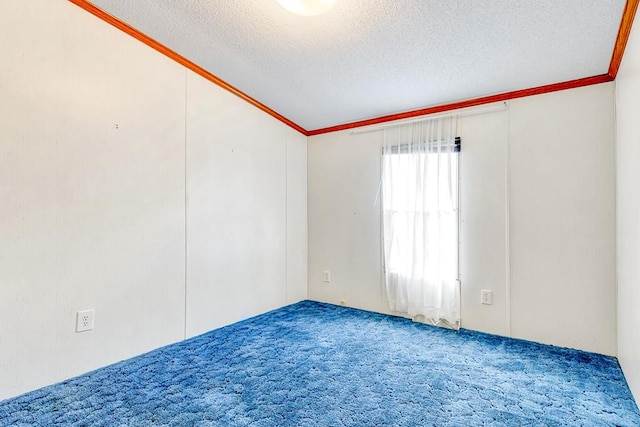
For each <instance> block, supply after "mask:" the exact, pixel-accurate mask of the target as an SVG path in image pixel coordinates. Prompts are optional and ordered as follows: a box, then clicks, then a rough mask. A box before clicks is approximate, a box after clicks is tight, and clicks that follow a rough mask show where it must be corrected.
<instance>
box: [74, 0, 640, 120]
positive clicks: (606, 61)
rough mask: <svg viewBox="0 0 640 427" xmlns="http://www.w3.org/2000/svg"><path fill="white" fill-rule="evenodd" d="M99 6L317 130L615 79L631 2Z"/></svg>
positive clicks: (346, 0) (145, 1)
mask: <svg viewBox="0 0 640 427" xmlns="http://www.w3.org/2000/svg"><path fill="white" fill-rule="evenodd" d="M75 2H76V3H78V2H77V1H75ZM85 3H86V2H85ZM91 3H93V4H94V5H95V6H97V7H98V8H100V9H101V10H103V11H104V12H107V13H108V14H110V15H112V16H113V17H115V18H117V20H119V21H122V22H124V23H126V24H129V25H130V26H131V27H133V28H135V29H136V30H137V31H139V32H140V33H143V34H146V35H147V36H149V37H150V38H151V39H153V40H155V41H156V42H158V43H159V44H161V45H164V46H166V47H168V48H169V49H171V50H173V51H174V52H176V53H177V54H179V55H181V56H182V57H184V58H186V59H187V60H189V61H191V62H193V63H195V64H197V65H198V66H200V67H202V69H204V70H206V71H207V72H209V73H211V74H213V75H215V76H217V77H218V78H220V79H222V80H223V81H225V82H226V83H228V84H229V85H231V86H233V87H235V88H237V89H238V90H239V91H241V92H243V93H245V94H247V95H248V96H249V97H251V98H253V99H255V100H257V101H258V102H259V103H261V104H263V105H264V106H266V107H267V108H268V109H271V110H274V111H275V112H277V113H279V114H280V115H282V116H284V117H285V118H286V119H289V120H290V121H292V122H294V123H295V124H297V125H298V126H299V127H301V128H304V130H307V131H314V130H315V131H318V130H321V129H325V128H330V127H333V126H336V125H341V124H344V123H351V122H358V121H361V120H365V119H369V118H375V117H380V116H386V115H392V114H395V113H400V112H404V111H412V110H418V109H424V108H426V107H430V106H437V105H442V104H450V103H455V102H457V101H461V100H467V99H473V98H479V97H485V96H489V95H493V94H500V93H505V92H511V91H518V90H522V89H528V88H533V87H538V86H544V85H551V84H555V83H561V82H567V81H572V80H576V79H584V78H589V77H593V76H606V74H607V73H608V69H609V65H610V62H611V58H612V53H613V51H614V46H615V43H616V37H617V35H618V30H619V28H620V24H621V20H622V17H623V11H624V9H625V3H626V2H625V0H597V1H595V0H592V1H585V0H535V1H531V0H338V1H337V3H336V5H335V6H334V7H333V8H332V9H331V10H329V12H327V13H326V14H324V15H320V16H314V17H305V16H298V15H295V14H292V13H290V12H288V11H286V10H285V9H283V8H282V7H281V6H280V5H279V4H278V2H277V1H276V0H93V1H92V2H91ZM636 3H637V2H636Z"/></svg>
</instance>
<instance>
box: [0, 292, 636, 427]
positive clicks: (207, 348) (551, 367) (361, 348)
mask: <svg viewBox="0 0 640 427" xmlns="http://www.w3.org/2000/svg"><path fill="white" fill-rule="evenodd" d="M0 425H2V426H6V425H12V426H13V425H18V426H20V425H29V426H32V425H39V426H50V425H73V426H94V425H95V426H102V425H104V426H150V425H168V426H192V425H201V426H412V427H413V426H502V425H504V426H640V413H639V412H638V408H637V406H636V404H635V402H634V400H633V398H632V396H631V394H630V392H629V388H628V387H627V384H626V382H625V380H624V377H623V375H622V372H621V370H620V367H619V365H618V362H617V360H616V359H615V358H612V357H606V356H602V355H597V354H592V353H585V352H582V351H576V350H569V349H565V348H559V347H551V346H546V345H541V344H536V343H532V342H528V341H522V340H514V339H509V338H502V337H497V336H493V335H487V334H482V333H477V332H471V331H467V330H461V331H459V332H456V331H451V330H445V329H441V328H436V327H433V326H427V325H423V324H418V323H413V322H411V321H410V320H407V319H402V318H397V317H391V316H385V315H381V314H375V313H370V312H365V311H361V310H355V309H350V308H344V307H336V306H332V305H328V304H321V303H315V302H310V301H304V302H301V303H298V304H294V305H291V306H288V307H284V308H282V309H279V310H275V311H272V312H269V313H267V314H264V315H261V316H258V317H254V318H251V319H248V320H245V321H242V322H239V323H236V324H233V325H231V326H228V327H225V328H221V329H217V330H214V331H211V332H208V333H206V334H204V335H201V336H198V337H195V338H193V339H190V340H187V341H183V342H180V343H178V344H174V345H170V346H167V347H163V348H161V349H158V350H155V351H152V352H150V353H147V354H144V355H142V356H139V357H136V358H133V359H130V360H125V361H123V362H120V363H116V364H114V365H111V366H108V367H106V368H103V369H99V370H96V371H93V372H90V373H88V374H85V375H82V376H80V377H77V378H73V379H70V380H68V381H65V382H62V383H59V384H56V385H53V386H49V387H45V388H43V389H40V390H37V391H34V392H31V393H27V394H25V395H22V396H19V397H16V398H12V399H9V400H5V401H3V402H0Z"/></svg>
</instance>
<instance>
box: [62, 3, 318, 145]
mask: <svg viewBox="0 0 640 427" xmlns="http://www.w3.org/2000/svg"><path fill="white" fill-rule="evenodd" d="M69 1H70V2H71V3H73V4H75V5H77V6H80V7H81V8H82V9H84V10H86V11H87V12H89V13H91V14H92V15H95V16H97V17H98V18H100V19H102V20H103V21H105V22H107V23H108V24H111V25H113V26H114V27H116V28H118V29H119V30H122V31H124V32H125V33H127V34H128V35H130V36H131V37H133V38H135V39H138V40H140V41H141V42H142V43H144V44H146V45H147V46H149V47H151V48H153V49H155V50H157V51H158V52H160V53H161V54H163V55H165V56H167V57H169V58H171V59H173V60H174V61H176V62H177V63H178V64H181V65H183V66H185V67H186V68H188V69H189V70H191V71H193V72H194V73H196V74H198V75H200V76H202V77H204V78H205V79H207V80H209V81H210V82H212V83H214V84H216V85H218V86H220V87H221V88H222V89H224V90H227V91H229V92H231V93H232V94H234V95H236V96H238V97H240V98H242V99H244V100H245V101H247V102H248V103H249V104H251V105H253V106H254V107H256V108H258V109H260V110H262V111H264V112H265V113H267V114H269V115H270V116H272V117H274V118H276V119H278V120H280V121H281V122H282V123H284V124H286V125H288V126H290V127H292V128H293V129H295V130H297V131H298V132H300V133H302V134H304V135H307V134H308V132H307V130H306V129H304V128H302V127H301V126H298V125H297V124H295V123H294V122H292V121H291V120H289V119H287V118H286V117H284V116H283V115H281V114H279V113H277V112H275V111H274V110H272V109H271V108H269V107H267V106H266V105H264V104H263V103H261V102H260V101H258V100H256V99H254V98H252V97H250V96H249V95H247V94H246V93H244V92H242V91H241V90H240V89H238V88H236V87H234V86H232V85H230V84H229V83H227V82H225V81H224V80H222V79H221V78H219V77H217V76H214V75H213V74H211V73H210V72H209V71H207V70H205V69H204V68H202V67H201V66H199V65H197V64H195V63H193V62H191V61H189V60H188V59H187V58H185V57H184V56H182V55H180V54H179V53H177V52H175V51H173V50H171V49H169V48H168V47H166V46H164V45H163V44H160V43H158V42H157V41H155V40H154V39H152V38H151V37H149V36H147V35H146V34H143V33H141V32H140V31H138V30H136V29H135V28H133V27H132V26H131V25H129V24H126V23H125V22H123V21H121V20H120V19H118V18H116V17H115V16H112V15H109V14H108V13H107V12H105V11H103V10H102V9H100V8H98V7H96V6H94V5H93V4H91V3H90V2H88V1H87V0H69ZM307 136H308V135H307Z"/></svg>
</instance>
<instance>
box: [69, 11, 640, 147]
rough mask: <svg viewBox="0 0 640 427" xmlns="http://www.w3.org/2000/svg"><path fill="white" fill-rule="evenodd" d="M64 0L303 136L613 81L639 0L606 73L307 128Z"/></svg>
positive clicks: (625, 16)
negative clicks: (319, 127) (338, 123)
mask: <svg viewBox="0 0 640 427" xmlns="http://www.w3.org/2000/svg"><path fill="white" fill-rule="evenodd" d="M68 1H70V2H71V3H73V4H75V5H77V6H79V7H81V8H82V9H84V10H86V11H87V12H89V13H91V14H92V15H95V16H97V17H98V18H100V19H102V20H103V21H105V22H107V23H108V24H111V25H113V26H114V27H116V28H118V29H119V30H122V31H123V32H125V33H127V34H128V35H130V36H131V37H133V38H135V39H137V40H139V41H141V42H142V43H144V44H146V45H147V46H149V47H151V48H153V49H155V50H157V51H158V52H160V53H162V54H163V55H165V56H167V57H169V58H171V59H173V60H174V61H176V62H177V63H179V64H181V65H183V66H184V67H186V68H188V69H189V70H191V71H193V72H194V73H196V74H198V75H200V76H202V77H203V78H205V79H207V80H209V81H210V82H212V83H214V84H216V85H217V86H219V87H221V88H223V89H225V90H227V91H229V92H231V93H232V94H234V95H236V96H238V97H240V98H242V99H244V100H245V101H246V102H248V103H249V104H251V105H253V106H254V107H256V108H258V109H260V110H262V111H264V112H265V113H267V114H269V115H270V116H272V117H274V118H276V119H277V120H279V121H281V122H282V123H284V124H286V125H287V126H290V127H291V128H293V129H295V130H297V131H298V132H300V133H302V134H303V135H305V136H313V135H320V134H323V133H329V132H336V131H340V130H345V129H353V128H357V127H362V126H371V125H376V124H381V123H386V122H390V121H394V120H401V119H407V118H412V117H418V116H424V115H427V114H434V113H442V112H446V111H452V110H457V109H460V108H467V107H474V106H478V105H483V104H490V103H492V102H500V101H508V100H510V99H516V98H522V97H526V96H532V95H541V94H544V93H549V92H556V91H560V90H565V89H573V88H578V87H582V86H589V85H595V84H600V83H606V82H610V81H613V80H615V78H616V76H617V74H618V69H619V68H620V63H621V62H622V57H623V55H624V50H625V47H626V46H627V41H628V40H629V34H630V33H631V27H632V25H633V21H634V18H635V15H636V11H637V9H638V3H639V2H640V0H627V2H626V4H625V7H624V11H623V13H622V20H621V22H620V28H619V30H618V36H617V38H616V43H615V46H614V50H613V54H612V56H611V62H610V64H609V70H608V72H607V74H601V75H598V76H593V77H585V78H581V79H576V80H570V81H566V82H561V83H554V84H549V85H544V86H538V87H534V88H530V89H522V90H516V91H512V92H505V93H500V94H496V95H490V96H484V97H480V98H474V99H469V100H465V101H459V102H453V103H449V104H442V105H436V106H431V107H426V108H421V109H419V110H412V111H407V112H404V113H397V114H389V115H385V116H380V117H375V118H371V119H367V120H360V121H356V122H351V123H344V124H341V125H337V126H330V127H325V128H321V129H315V130H311V131H308V130H306V129H304V128H303V127H302V126H299V125H297V124H296V123H294V122H292V121H291V120H289V119H287V118H286V117H284V116H283V115H281V114H279V113H277V112H275V111H274V110H272V109H271V108H269V107H267V106H266V105H264V104H262V103H261V102H259V101H257V100H256V99H254V98H252V97H250V96H249V95H247V94H246V93H244V92H242V91H241V90H239V89H237V88H236V87H234V86H232V85H230V84H229V83H227V82H225V81H224V80H222V79H221V78H219V77H217V76H215V75H213V74H211V73H210V72H209V71H207V70H205V69H204V68H202V67H201V66H199V65H197V64H195V63H193V62H191V61H189V60H188V59H187V58H185V57H184V56H182V55H180V54H179V53H177V52H175V51H173V50H171V49H169V48H168V47H166V46H164V45H162V44H160V43H158V42H157V41H155V40H154V39H152V38H151V37H149V36H147V35H146V34H143V33H141V32H140V31H138V30H136V29H135V28H133V27H132V26H130V25H129V24H126V23H125V22H123V21H121V20H120V19H118V18H116V17H114V16H112V15H110V14H108V13H106V12H104V11H103V10H101V9H100V8H98V7H96V6H95V5H93V4H92V3H90V2H89V1H88V0H68Z"/></svg>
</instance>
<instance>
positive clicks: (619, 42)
mask: <svg viewBox="0 0 640 427" xmlns="http://www.w3.org/2000/svg"><path fill="white" fill-rule="evenodd" d="M638 2H639V0H627V3H626V4H625V6H624V12H622V21H621V22H620V29H619V30H618V37H617V38H616V44H615V45H614V47H613V55H611V62H610V63H609V73H608V74H609V76H610V77H611V78H612V79H614V80H615V78H616V76H617V75H618V70H619V69H620V64H621V63H622V56H623V55H624V49H625V48H626V47H627V42H628V41H629V34H631V27H632V26H633V20H634V18H635V16H636V11H637V10H638Z"/></svg>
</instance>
